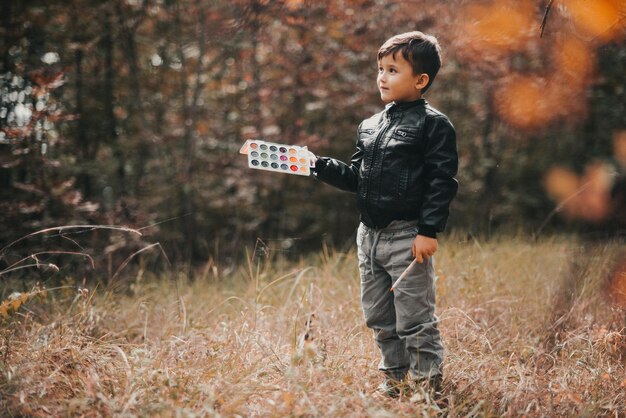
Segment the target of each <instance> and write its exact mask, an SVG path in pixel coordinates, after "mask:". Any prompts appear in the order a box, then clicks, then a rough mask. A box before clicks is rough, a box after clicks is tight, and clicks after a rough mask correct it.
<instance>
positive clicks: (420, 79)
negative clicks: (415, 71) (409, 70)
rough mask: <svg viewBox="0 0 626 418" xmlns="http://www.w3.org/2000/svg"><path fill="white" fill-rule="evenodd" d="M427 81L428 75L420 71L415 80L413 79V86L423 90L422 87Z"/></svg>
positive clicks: (428, 79)
mask: <svg viewBox="0 0 626 418" xmlns="http://www.w3.org/2000/svg"><path fill="white" fill-rule="evenodd" d="M429 81H430V77H428V74H426V73H422V74H420V75H419V76H418V77H417V80H415V88H416V89H417V90H420V91H421V90H424V87H426V86H427V85H428V82H429Z"/></svg>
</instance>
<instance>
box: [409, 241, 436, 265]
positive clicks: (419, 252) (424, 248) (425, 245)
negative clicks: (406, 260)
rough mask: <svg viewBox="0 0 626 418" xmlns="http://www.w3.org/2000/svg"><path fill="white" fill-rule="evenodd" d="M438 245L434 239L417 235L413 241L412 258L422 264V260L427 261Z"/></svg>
mask: <svg viewBox="0 0 626 418" xmlns="http://www.w3.org/2000/svg"><path fill="white" fill-rule="evenodd" d="M438 245H439V244H438V243H437V239H436V238H430V237H426V236H424V235H418V236H416V237H415V239H414V240H413V257H415V258H416V259H417V262H418V263H420V264H422V263H423V262H424V260H428V258H429V257H430V256H431V255H433V254H435V252H436V251H437V247H438Z"/></svg>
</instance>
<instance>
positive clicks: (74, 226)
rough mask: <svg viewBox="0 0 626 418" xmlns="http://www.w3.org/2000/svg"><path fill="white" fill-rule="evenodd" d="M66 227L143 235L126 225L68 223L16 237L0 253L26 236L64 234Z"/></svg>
mask: <svg viewBox="0 0 626 418" xmlns="http://www.w3.org/2000/svg"><path fill="white" fill-rule="evenodd" d="M66 229H89V230H94V229H113V230H115V231H123V232H132V233H133V234H137V235H139V236H141V235H142V234H141V232H139V231H138V230H136V229H132V228H127V227H125V226H117V225H66V226H55V227H54V228H46V229H42V230H40V231H35V232H32V233H30V234H28V235H24V236H23V237H21V238H18V239H16V240H15V241H13V242H12V243H10V244H9V245H6V246H5V247H3V248H2V249H0V254H2V253H4V252H5V251H6V250H7V249H8V248H10V247H12V246H14V245H15V244H17V243H18V242H20V241H23V240H25V239H26V238H30V237H33V236H35V235H41V234H46V233H48V232H52V231H59V234H62V233H63V231H64V230H66Z"/></svg>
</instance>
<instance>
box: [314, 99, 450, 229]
mask: <svg viewBox="0 0 626 418" xmlns="http://www.w3.org/2000/svg"><path fill="white" fill-rule="evenodd" d="M457 168H458V155H457V150H456V134H455V131H454V127H453V126H452V124H451V123H450V121H449V120H448V118H447V117H446V116H445V115H444V114H443V113H441V112H439V111H437V110H436V109H434V108H433V107H431V106H430V105H429V104H428V103H427V102H426V101H425V100H423V99H420V100H417V101H415V102H407V103H392V104H389V105H387V106H386V107H385V110H383V111H382V112H380V113H377V114H375V115H374V116H372V117H371V118H369V119H366V120H364V121H363V122H362V123H361V124H360V125H359V129H358V136H357V142H356V152H355V153H354V155H352V159H351V161H350V165H347V164H345V163H343V162H341V161H338V160H336V159H333V158H328V157H320V158H318V160H317V163H316V167H315V170H314V171H315V175H316V176H317V178H318V179H319V180H321V181H323V182H325V183H328V184H330V185H332V186H335V187H338V188H339V189H342V190H346V191H350V192H355V193H357V206H358V208H359V211H360V213H361V222H363V223H364V224H365V225H367V226H369V227H371V228H384V227H385V226H387V225H388V224H389V223H390V222H391V221H393V220H415V221H417V224H418V228H419V232H418V233H419V234H421V235H426V236H430V237H436V234H437V233H438V232H441V231H443V230H444V228H445V225H446V222H447V220H448V215H449V208H450V203H451V202H452V199H453V198H454V196H455V195H456V192H457V189H458V183H457V181H456V179H455V178H454V176H455V175H456V172H457Z"/></svg>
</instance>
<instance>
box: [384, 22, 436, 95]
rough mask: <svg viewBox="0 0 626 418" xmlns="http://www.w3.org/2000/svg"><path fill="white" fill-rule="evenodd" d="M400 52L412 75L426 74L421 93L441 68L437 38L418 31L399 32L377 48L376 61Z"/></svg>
mask: <svg viewBox="0 0 626 418" xmlns="http://www.w3.org/2000/svg"><path fill="white" fill-rule="evenodd" d="M398 52H399V53H400V54H402V58H404V59H405V60H406V61H407V62H408V63H409V64H410V65H411V67H412V68H413V75H415V76H418V75H420V74H426V75H428V80H427V82H426V85H425V86H424V87H423V88H422V91H421V92H422V93H425V92H426V90H428V88H429V87H430V86H431V84H432V83H433V81H434V80H435V77H436V76H437V73H438V72H439V68H441V47H440V46H439V42H437V38H435V37H434V36H431V35H426V34H424V33H422V32H419V31H413V32H406V33H401V34H399V35H395V36H393V37H391V38H389V39H388V40H387V41H386V42H385V43H384V44H383V45H382V46H381V47H380V49H379V50H378V56H377V58H378V62H380V61H381V60H382V59H383V58H384V57H387V56H391V57H393V58H394V59H395V58H396V55H397V54H398Z"/></svg>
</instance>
